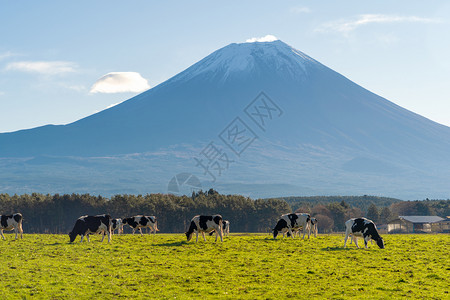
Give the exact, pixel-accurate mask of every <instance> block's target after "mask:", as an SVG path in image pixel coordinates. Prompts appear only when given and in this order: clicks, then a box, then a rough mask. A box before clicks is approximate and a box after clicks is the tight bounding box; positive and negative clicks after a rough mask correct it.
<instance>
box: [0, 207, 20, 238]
mask: <svg viewBox="0 0 450 300" xmlns="http://www.w3.org/2000/svg"><path fill="white" fill-rule="evenodd" d="M22 221H23V217H22V214H20V213H15V214H13V215H9V216H7V215H0V233H1V235H2V239H4V240H5V236H4V235H3V230H13V229H14V232H15V233H16V237H15V239H17V234H18V233H19V232H20V238H21V239H22V238H23V229H22Z"/></svg>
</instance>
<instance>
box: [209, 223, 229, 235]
mask: <svg viewBox="0 0 450 300" xmlns="http://www.w3.org/2000/svg"><path fill="white" fill-rule="evenodd" d="M214 232H215V230H213V231H211V232H210V233H209V235H213V234H214ZM222 233H223V236H226V235H227V236H228V235H229V234H230V221H228V220H222Z"/></svg>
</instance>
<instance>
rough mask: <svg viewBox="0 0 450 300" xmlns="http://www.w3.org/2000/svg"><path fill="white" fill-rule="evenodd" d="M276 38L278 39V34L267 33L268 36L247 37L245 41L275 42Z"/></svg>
mask: <svg viewBox="0 0 450 300" xmlns="http://www.w3.org/2000/svg"><path fill="white" fill-rule="evenodd" d="M276 40H278V38H277V37H276V36H274V35H271V34H268V35H266V36H263V37H259V38H257V37H254V38H251V39H247V40H246V41H245V42H246V43H254V42H273V41H276Z"/></svg>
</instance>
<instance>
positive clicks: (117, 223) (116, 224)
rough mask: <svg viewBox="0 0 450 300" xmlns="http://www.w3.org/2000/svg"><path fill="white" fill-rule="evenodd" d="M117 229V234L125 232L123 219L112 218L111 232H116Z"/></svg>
mask: <svg viewBox="0 0 450 300" xmlns="http://www.w3.org/2000/svg"><path fill="white" fill-rule="evenodd" d="M116 230H117V234H121V233H123V223H122V219H120V218H119V219H112V220H111V233H112V234H114V231H116Z"/></svg>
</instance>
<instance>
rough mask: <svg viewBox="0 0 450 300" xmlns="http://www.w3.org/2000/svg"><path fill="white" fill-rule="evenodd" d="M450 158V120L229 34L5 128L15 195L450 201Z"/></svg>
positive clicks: (4, 182)
mask: <svg viewBox="0 0 450 300" xmlns="http://www.w3.org/2000/svg"><path fill="white" fill-rule="evenodd" d="M449 167H450V128H449V127H446V126H443V125H440V124H438V123H435V122H433V121H431V120H429V119H426V118H424V117H422V116H420V115H417V114H415V113H413V112H411V111H408V110H406V109H404V108H402V107H400V106H397V105H395V104H394V103H392V102H390V101H388V100H386V99H384V98H382V97H380V96H377V95H375V94H373V93H371V92H370V91H368V90H366V89H364V88H362V87H361V86H359V85H357V84H355V83H353V82H352V81H350V80H348V79H347V78H345V77H344V76H342V75H340V74H338V73H337V72H335V71H333V70H331V69H329V68H328V67H326V66H324V65H322V64H321V63H319V62H318V61H316V60H314V59H313V58H311V57H309V56H308V55H306V54H304V53H302V52H300V51H298V50H296V49H294V48H292V47H291V46H289V45H287V44H285V43H283V42H282V41H279V40H277V41H273V42H253V43H241V44H230V45H228V46H226V47H224V48H221V49H219V50H217V51H215V52H214V53H212V54H210V55H209V56H207V57H205V58H204V59H202V60H201V61H199V62H197V63H196V64H194V65H192V66H191V67H189V68H188V69H186V70H184V71H183V72H181V73H179V74H178V75H176V76H174V77H172V78H170V79H169V80H167V81H166V82H164V83H162V84H160V85H158V86H156V87H154V88H152V89H150V90H148V91H146V92H144V93H142V94H139V95H137V96H135V97H133V98H131V99H129V100H127V101H125V102H122V103H121V104H119V105H117V106H114V107H112V108H109V109H107V110H104V111H101V112H99V113H96V114H94V115H91V116H89V117H86V118H84V119H81V120H79V121H76V122H74V123H71V124H68V125H47V126H43V127H38V128H34V129H29V130H21V131H17V132H11V133H2V134H0V192H8V193H29V192H45V193H72V192H76V193H87V192H88V193H94V194H95V193H98V194H103V195H111V194H115V193H150V192H167V191H169V192H170V191H173V192H178V191H180V192H181V190H179V188H183V186H184V188H187V192H189V189H193V188H200V187H202V188H203V189H209V188H210V187H214V188H216V189H218V190H219V191H220V192H224V193H239V194H244V195H248V196H252V197H269V196H287V195H317V194H322V195H329V194H341V195H342V194H353V195H354V194H375V195H384V196H392V197H399V198H402V199H419V198H425V197H428V198H442V197H444V198H448V196H449V194H450V186H449V184H448V182H449V179H450V168H449ZM183 174H184V175H183ZM188 179H189V180H188ZM193 179H195V180H194V181H195V182H196V184H192V180H193ZM174 183H175V184H174ZM171 189H172V190H171Z"/></svg>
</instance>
